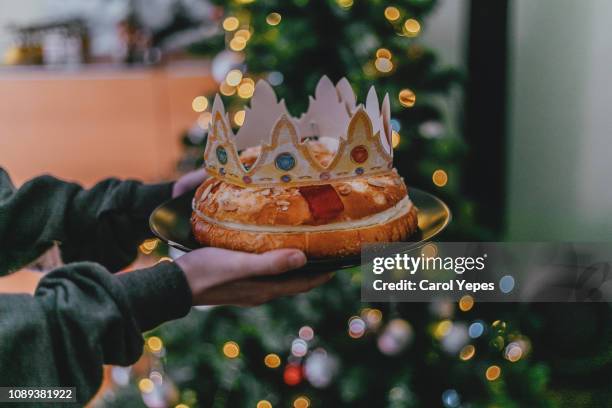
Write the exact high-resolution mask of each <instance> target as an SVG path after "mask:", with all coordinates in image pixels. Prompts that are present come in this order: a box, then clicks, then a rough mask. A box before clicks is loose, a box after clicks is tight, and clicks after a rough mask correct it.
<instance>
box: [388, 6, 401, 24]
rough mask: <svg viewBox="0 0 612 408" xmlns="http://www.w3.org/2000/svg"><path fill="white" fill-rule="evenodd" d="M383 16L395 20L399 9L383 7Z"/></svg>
mask: <svg viewBox="0 0 612 408" xmlns="http://www.w3.org/2000/svg"><path fill="white" fill-rule="evenodd" d="M385 18H386V19H387V20H389V21H397V20H398V19H399V18H400V11H399V10H398V8H397V7H393V6H389V7H387V8H386V9H385Z"/></svg>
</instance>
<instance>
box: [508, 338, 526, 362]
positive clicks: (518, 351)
mask: <svg viewBox="0 0 612 408" xmlns="http://www.w3.org/2000/svg"><path fill="white" fill-rule="evenodd" d="M522 356H523V349H522V348H521V346H520V345H519V344H518V343H516V342H512V343H509V344H508V345H507V346H506V350H505V352H504V357H506V359H507V360H508V361H510V362H512V363H516V362H517V361H519V360H520V359H521V357H522Z"/></svg>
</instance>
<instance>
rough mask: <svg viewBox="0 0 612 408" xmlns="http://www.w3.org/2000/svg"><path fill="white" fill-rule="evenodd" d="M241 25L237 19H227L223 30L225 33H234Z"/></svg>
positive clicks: (224, 21)
mask: <svg viewBox="0 0 612 408" xmlns="http://www.w3.org/2000/svg"><path fill="white" fill-rule="evenodd" d="M239 25H240V21H238V19H237V18H236V17H227V18H226V19H225V20H223V29H224V30H225V31H234V30H235V29H237V28H238V26H239Z"/></svg>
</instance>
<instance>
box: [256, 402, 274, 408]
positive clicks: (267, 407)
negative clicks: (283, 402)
mask: <svg viewBox="0 0 612 408" xmlns="http://www.w3.org/2000/svg"><path fill="white" fill-rule="evenodd" d="M256 407H257V408H272V403H271V402H270V401H268V400H261V401H259V402H258V403H257V406H256Z"/></svg>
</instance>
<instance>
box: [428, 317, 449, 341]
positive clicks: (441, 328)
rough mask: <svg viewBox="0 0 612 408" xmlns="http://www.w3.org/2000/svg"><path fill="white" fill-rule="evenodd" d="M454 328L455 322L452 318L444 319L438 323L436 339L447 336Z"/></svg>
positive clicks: (435, 332) (435, 331) (435, 330)
mask: <svg viewBox="0 0 612 408" xmlns="http://www.w3.org/2000/svg"><path fill="white" fill-rule="evenodd" d="M452 328H453V322H451V321H450V320H442V321H441V322H440V323H438V324H437V325H436V327H435V329H434V333H433V334H434V337H435V338H436V339H441V338H442V337H444V336H446V335H447V334H448V333H450V331H451V330H452Z"/></svg>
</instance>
